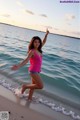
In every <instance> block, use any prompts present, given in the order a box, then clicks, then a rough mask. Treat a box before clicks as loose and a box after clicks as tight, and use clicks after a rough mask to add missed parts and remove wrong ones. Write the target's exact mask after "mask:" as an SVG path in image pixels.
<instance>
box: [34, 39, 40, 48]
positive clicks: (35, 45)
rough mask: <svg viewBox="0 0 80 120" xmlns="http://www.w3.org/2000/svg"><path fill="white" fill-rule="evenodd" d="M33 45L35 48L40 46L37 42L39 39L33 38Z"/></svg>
mask: <svg viewBox="0 0 80 120" xmlns="http://www.w3.org/2000/svg"><path fill="white" fill-rule="evenodd" d="M33 45H34V48H36V49H37V48H38V47H39V46H40V42H39V40H38V39H36V40H34V43H33Z"/></svg>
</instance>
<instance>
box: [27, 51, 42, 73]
mask: <svg viewBox="0 0 80 120" xmlns="http://www.w3.org/2000/svg"><path fill="white" fill-rule="evenodd" d="M33 52H34V56H33V57H31V58H30V67H29V71H32V72H41V65H42V55H39V54H38V53H37V52H36V51H35V50H33Z"/></svg>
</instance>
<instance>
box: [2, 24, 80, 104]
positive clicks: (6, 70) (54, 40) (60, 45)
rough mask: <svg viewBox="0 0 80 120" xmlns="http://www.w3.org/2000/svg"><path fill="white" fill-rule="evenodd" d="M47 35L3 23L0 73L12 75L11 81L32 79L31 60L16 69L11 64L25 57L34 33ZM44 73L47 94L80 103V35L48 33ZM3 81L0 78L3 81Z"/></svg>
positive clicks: (44, 56) (19, 82) (42, 75)
mask: <svg viewBox="0 0 80 120" xmlns="http://www.w3.org/2000/svg"><path fill="white" fill-rule="evenodd" d="M44 35H45V33H44V32H40V31H35V30H30V29H25V28H21V27H16V26H11V25H6V24H1V23H0V75H4V76H6V77H7V78H9V79H11V84H13V82H16V84H19V85H21V84H23V83H24V82H31V80H30V76H29V73H28V67H29V63H28V64H26V65H25V66H24V67H22V68H20V69H19V70H17V71H12V70H11V67H12V66H13V65H14V64H18V63H20V62H21V61H22V60H23V59H25V58H26V56H27V50H28V45H29V42H30V40H31V38H32V37H33V36H39V37H41V38H42V39H43V38H44ZM41 77H42V80H43V82H44V89H43V91H44V93H45V94H46V95H47V94H48V95H51V96H52V97H54V96H56V97H57V98H58V97H59V98H60V99H65V100H68V101H72V102H74V103H78V105H80V39H77V38H71V37H66V36H60V35H55V34H49V36H48V38H47V42H46V44H45V46H44V47H43V65H42V72H41ZM1 81H2V82H1ZM3 81H4V80H2V79H1V78H0V84H2V83H3ZM6 81H7V80H6ZM7 82H10V81H7Z"/></svg>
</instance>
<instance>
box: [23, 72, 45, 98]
mask: <svg viewBox="0 0 80 120" xmlns="http://www.w3.org/2000/svg"><path fill="white" fill-rule="evenodd" d="M30 75H31V78H32V84H30V85H23V86H22V94H23V93H24V91H25V90H26V89H30V90H31V91H29V98H31V97H32V95H33V91H34V89H42V88H43V83H42V80H41V77H40V76H39V74H32V73H31V74H30Z"/></svg>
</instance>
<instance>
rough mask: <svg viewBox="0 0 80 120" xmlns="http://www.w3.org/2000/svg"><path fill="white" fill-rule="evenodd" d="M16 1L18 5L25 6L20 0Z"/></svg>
mask: <svg viewBox="0 0 80 120" xmlns="http://www.w3.org/2000/svg"><path fill="white" fill-rule="evenodd" d="M16 3H17V5H18V6H20V7H24V5H23V4H22V3H21V2H20V1H17V2H16Z"/></svg>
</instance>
